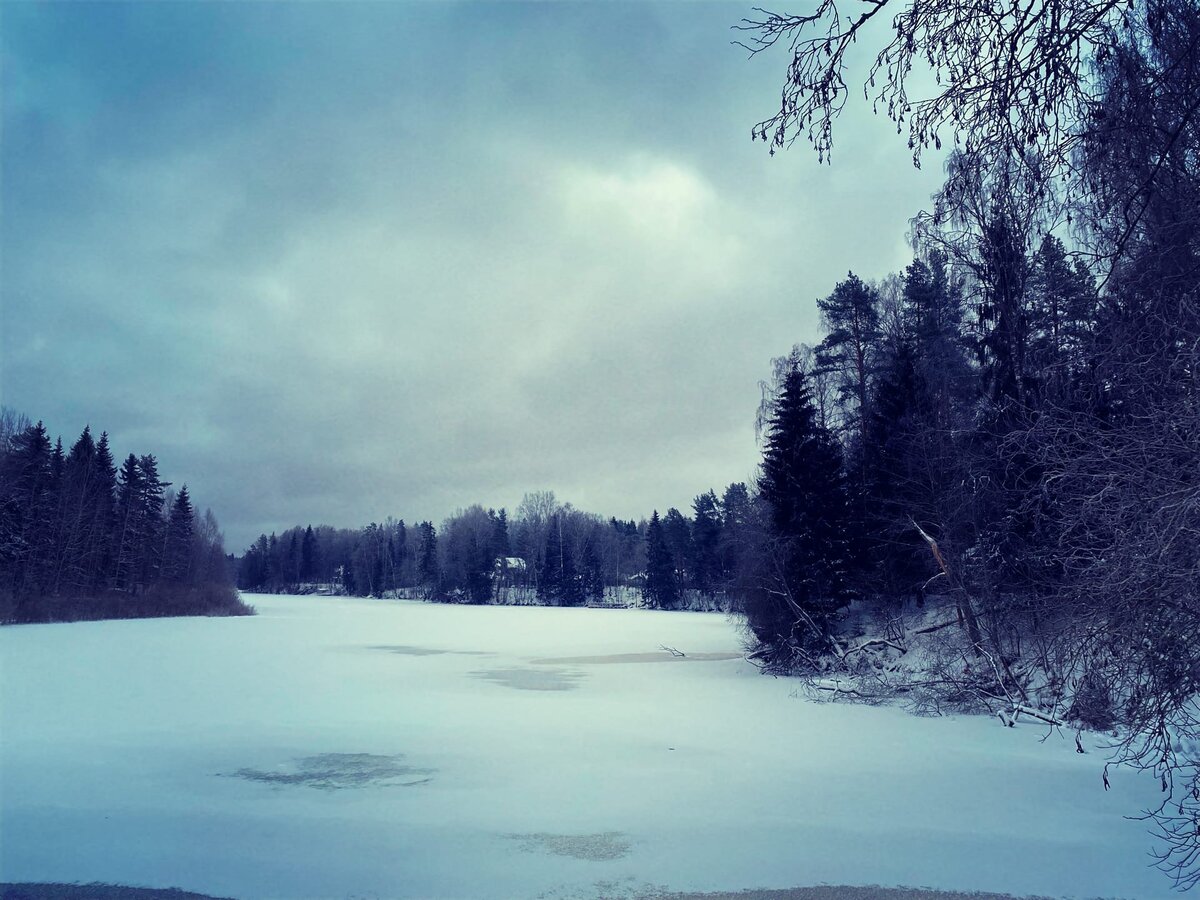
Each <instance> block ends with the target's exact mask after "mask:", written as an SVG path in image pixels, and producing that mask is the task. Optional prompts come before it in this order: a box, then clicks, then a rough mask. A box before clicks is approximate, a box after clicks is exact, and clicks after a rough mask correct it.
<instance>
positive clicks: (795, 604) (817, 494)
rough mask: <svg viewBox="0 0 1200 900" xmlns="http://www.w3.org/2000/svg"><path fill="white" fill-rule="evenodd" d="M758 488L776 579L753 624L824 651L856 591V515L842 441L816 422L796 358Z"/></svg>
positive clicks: (782, 643) (780, 395) (776, 642)
mask: <svg viewBox="0 0 1200 900" xmlns="http://www.w3.org/2000/svg"><path fill="white" fill-rule="evenodd" d="M758 490H759V495H760V496H761V497H762V499H763V500H764V501H765V503H766V505H767V508H768V510H769V525H770V541H769V549H768V553H769V556H770V568H771V569H772V570H773V572H774V573H775V584H774V587H773V589H769V590H765V591H762V592H761V593H760V594H759V595H758V596H757V597H756V598H754V601H753V602H752V603H751V608H750V610H748V618H749V624H750V626H751V628H752V629H753V630H754V632H755V634H756V635H757V636H758V638H759V640H760V641H761V642H762V643H763V644H764V645H767V646H768V647H771V648H775V649H777V650H782V649H784V648H786V647H792V648H798V649H800V650H803V651H805V652H812V651H815V652H818V653H819V652H823V651H825V650H827V649H829V647H830V645H831V642H832V639H833V631H834V627H835V623H836V617H837V614H838V612H839V611H840V610H841V609H842V608H843V607H844V606H845V605H846V604H847V603H848V602H849V599H850V595H849V588H848V584H847V579H848V576H849V570H850V548H849V537H850V535H849V531H850V517H849V509H848V504H847V499H846V488H845V484H844V475H843V471H842V459H841V451H840V448H839V447H838V444H837V442H836V441H835V440H834V438H833V436H832V435H831V434H830V433H829V432H828V431H827V430H826V429H824V428H822V427H821V426H820V425H819V424H818V421H817V413H816V409H815V408H814V405H813V400H812V395H811V393H810V392H809V388H808V380H807V376H806V374H805V373H804V371H803V370H802V369H801V367H800V364H799V360H798V359H796V358H793V360H792V362H791V365H790V367H789V368H788V369H787V371H786V373H785V374H784V376H783V381H782V384H780V385H779V388H778V391H777V394H776V396H775V398H774V402H773V403H772V410H771V415H770V419H769V421H768V425H767V434H766V440H765V447H764V451H763V464H762V473H761V475H760V477H759V481H758Z"/></svg>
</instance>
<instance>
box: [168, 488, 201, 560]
mask: <svg viewBox="0 0 1200 900" xmlns="http://www.w3.org/2000/svg"><path fill="white" fill-rule="evenodd" d="M194 519H195V516H194V513H193V510H192V501H191V498H190V497H189V496H188V489H187V485H186V484H185V485H184V486H183V487H181V488H180V489H179V493H178V494H176V495H175V502H174V503H173V504H171V514H170V518H169V519H168V521H167V540H166V545H165V549H164V552H163V578H165V579H166V580H168V581H175V582H180V581H187V580H188V577H189V576H190V575H191V567H192V533H193V531H194V527H195V521H194Z"/></svg>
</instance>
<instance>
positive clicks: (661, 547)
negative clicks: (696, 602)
mask: <svg viewBox="0 0 1200 900" xmlns="http://www.w3.org/2000/svg"><path fill="white" fill-rule="evenodd" d="M642 595H643V596H644V597H645V599H646V603H647V604H649V605H650V607H651V608H653V609H675V608H676V607H677V606H678V605H679V580H678V578H677V577H676V574H675V561H674V560H673V559H672V557H671V550H670V548H669V547H668V546H667V537H666V534H665V532H664V531H663V526H662V522H661V521H660V520H659V518H658V510H657V509H656V510H655V511H654V515H652V516H651V517H650V526H649V528H647V529H646V582H645V586H644V587H643V588H642Z"/></svg>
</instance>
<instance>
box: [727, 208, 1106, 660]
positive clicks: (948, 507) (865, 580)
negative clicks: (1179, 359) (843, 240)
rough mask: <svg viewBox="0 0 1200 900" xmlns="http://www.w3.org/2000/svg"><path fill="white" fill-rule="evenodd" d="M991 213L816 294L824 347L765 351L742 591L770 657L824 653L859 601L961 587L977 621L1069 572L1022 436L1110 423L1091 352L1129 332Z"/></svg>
mask: <svg viewBox="0 0 1200 900" xmlns="http://www.w3.org/2000/svg"><path fill="white" fill-rule="evenodd" d="M995 215H996V216H997V217H998V218H997V219H996V220H995V221H992V220H990V219H989V220H988V221H989V223H990V224H989V227H988V228H987V229H986V230H984V231H983V233H984V234H985V235H986V236H987V238H986V240H973V241H964V242H962V243H960V244H957V245H955V246H952V247H947V246H946V244H945V242H944V241H940V240H934V239H933V236H928V235H927V236H926V237H925V239H924V241H923V244H922V245H923V247H924V249H925V252H924V253H922V254H921V255H920V256H919V257H918V258H917V259H914V261H913V262H912V263H911V264H910V265H909V266H908V267H907V268H906V269H905V270H904V271H903V272H900V273H895V274H892V275H889V276H887V277H886V278H884V279H882V280H881V281H879V282H877V283H868V282H865V281H863V280H862V279H861V278H859V277H858V276H856V275H854V274H853V273H851V274H849V275H848V276H847V277H846V279H844V280H843V281H841V282H840V283H838V284H837V285H836V286H835V287H834V289H833V291H832V292H831V293H830V294H829V295H828V296H826V297H824V298H822V299H820V300H818V301H817V304H818V306H819V308H820V310H821V314H822V321H823V324H824V327H825V332H826V334H825V337H824V339H823V340H822V341H821V342H820V343H819V344H818V345H816V346H815V347H797V348H796V349H795V350H793V352H792V353H791V354H790V355H789V356H787V357H785V358H783V359H781V360H777V361H776V369H775V373H774V376H773V378H772V380H771V381H770V382H769V383H768V384H767V385H766V392H765V395H764V403H763V407H762V409H761V410H760V426H761V427H762V429H763V445H764V457H763V467H762V474H761V476H760V478H759V481H758V484H757V491H756V500H757V501H758V502H759V504H760V505H761V509H760V515H761V518H760V520H759V521H760V523H761V525H762V529H761V530H760V531H759V532H758V534H757V543H756V546H755V548H754V552H753V554H752V556H753V559H754V566H753V569H752V570H748V571H746V572H745V573H744V577H743V579H742V582H741V588H742V590H741V592H740V596H741V600H742V605H743V608H744V610H745V612H746V614H747V616H748V620H749V623H750V625H751V626H752V628H753V631H754V633H755V635H756V637H757V639H758V641H759V643H760V648H759V652H760V654H761V655H762V657H763V658H764V659H766V660H767V661H768V662H769V663H770V664H771V665H773V666H780V667H783V668H791V667H795V666H800V667H812V666H813V665H815V664H816V660H817V659H818V658H819V657H822V656H824V655H828V654H830V653H834V652H835V651H836V647H837V641H838V637H839V621H840V613H841V611H842V610H843V609H844V608H845V607H846V606H847V605H848V604H849V603H850V602H851V600H853V599H856V598H857V599H862V600H865V601H868V602H870V603H872V604H875V605H877V606H878V607H879V609H880V611H881V612H888V611H892V610H899V609H900V608H902V607H903V606H904V604H905V603H906V602H914V603H915V604H916V605H918V606H919V605H921V604H922V603H923V602H924V599H925V596H926V594H927V593H929V592H932V593H938V594H943V593H947V592H957V594H958V596H960V598H962V601H961V602H962V609H961V612H962V615H963V617H964V621H966V622H968V623H973V624H970V628H971V629H972V630H973V631H974V630H976V629H978V628H979V627H981V626H979V624H978V619H979V613H978V611H977V610H976V609H975V606H976V605H978V604H987V605H988V607H989V608H990V609H998V608H1000V607H1001V606H1005V607H1015V606H1019V605H1022V604H1028V603H1029V602H1030V598H1031V597H1033V596H1036V595H1040V594H1043V593H1044V592H1046V591H1047V590H1051V589H1053V588H1054V587H1055V580H1054V576H1055V575H1056V573H1057V574H1062V573H1064V572H1065V570H1064V569H1063V567H1062V566H1061V565H1057V564H1055V563H1052V562H1049V561H1047V560H1046V559H1045V558H1044V557H1043V556H1042V554H1044V553H1045V552H1046V551H1047V550H1048V549H1049V546H1048V544H1047V538H1048V537H1049V532H1048V530H1047V529H1048V528H1050V524H1051V522H1052V521H1053V520H1054V519H1055V517H1056V514H1057V512H1058V511H1057V510H1056V509H1055V508H1054V505H1053V503H1052V502H1051V495H1049V494H1048V493H1047V492H1046V490H1045V488H1046V485H1045V484H1044V483H1042V482H1040V481H1039V475H1040V473H1041V469H1040V467H1039V466H1038V465H1037V463H1036V462H1035V460H1034V458H1033V457H1032V455H1030V451H1031V450H1032V449H1033V448H1032V447H1030V446H1028V443H1027V441H1025V440H1024V439H1023V436H1027V435H1028V434H1029V432H1030V429H1032V428H1034V427H1035V426H1042V427H1044V424H1045V423H1046V422H1047V421H1048V417H1049V416H1051V415H1078V414H1083V415H1087V416H1096V415H1099V414H1103V415H1105V416H1107V417H1110V418H1111V414H1112V410H1113V404H1114V401H1115V389H1116V384H1115V383H1114V382H1113V381H1112V378H1111V372H1110V371H1109V369H1108V367H1107V366H1105V367H1103V368H1102V367H1101V365H1100V360H1099V358H1098V353H1099V352H1101V348H1102V347H1103V348H1107V347H1110V346H1111V344H1112V335H1113V331H1114V329H1117V328H1119V327H1121V325H1120V323H1118V322H1117V321H1115V320H1114V319H1113V317H1112V313H1111V309H1112V308H1111V307H1110V306H1108V305H1105V304H1102V303H1101V302H1100V297H1099V293H1098V289H1097V282H1096V279H1095V278H1094V277H1093V275H1092V274H1091V273H1090V272H1089V271H1088V269H1087V268H1086V266H1084V264H1083V263H1082V262H1081V261H1080V260H1079V259H1078V258H1075V259H1072V258H1071V256H1070V255H1069V254H1068V253H1067V251H1066V248H1065V247H1064V245H1063V243H1062V241H1061V240H1060V239H1059V238H1058V237H1056V236H1054V235H1053V234H1045V235H1042V236H1041V239H1040V242H1039V243H1038V244H1037V245H1036V247H1035V248H1034V249H1033V250H1032V251H1027V250H1026V249H1025V248H1026V247H1027V246H1028V241H1029V239H1030V235H1023V236H1022V239H1021V240H1017V239H1016V238H1015V234H1014V231H1015V229H1017V227H1018V223H1016V222H1014V221H1012V220H1010V218H1009V216H1008V214H1006V213H1005V212H1003V211H999V210H998V208H997V211H996V212H995ZM1028 224H1029V223H1026V225H1027V226H1028ZM951 251H953V253H952V252H951ZM1102 411H1103V412H1102ZM1034 497H1036V498H1037V502H1038V504H1039V505H1038V507H1037V508H1034V507H1033V506H1031V502H1033V498H1034ZM931 540H932V541H934V542H936V544H937V552H936V553H935V552H934V549H933V547H932V546H931V543H930V541H931ZM1064 549H1065V548H1064ZM951 558H953V561H954V565H953V568H951V567H950V566H949V564H948V562H947V561H948V560H950V559H951ZM964 579H965V580H964ZM968 583H969V584H968ZM968 597H969V598H970V601H969V602H968V600H967V598H968Z"/></svg>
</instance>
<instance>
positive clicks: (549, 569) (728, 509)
mask: <svg viewBox="0 0 1200 900" xmlns="http://www.w3.org/2000/svg"><path fill="white" fill-rule="evenodd" d="M750 502H751V501H750V494H749V491H748V489H747V487H746V485H745V484H740V483H738V484H731V485H729V486H728V487H727V488H726V489H725V490H724V492H723V494H722V495H721V496H720V497H718V496H717V495H716V493H715V492H713V491H708V492H706V493H704V494H701V495H699V496H698V497H696V499H695V501H694V503H693V504H692V508H691V510H690V515H685V514H684V513H681V512H680V511H679V510H678V509H675V508H671V509H668V510H667V512H666V515H665V516H663V517H662V518H661V519H660V518H659V515H658V513H657V511H656V512H654V513H653V515H652V516H651V517H650V519H649V520H642V521H640V522H635V521H622V520H619V519H615V518H608V519H605V518H603V517H602V516H599V515H596V514H593V513H588V512H583V511H581V510H578V509H576V508H574V507H573V506H572V505H571V504H569V503H561V502H559V500H558V499H557V498H556V497H555V495H554V493H553V492H552V491H539V492H536V493H530V494H526V495H525V498H524V499H523V500H522V502H521V504H520V506H519V507H518V508H517V510H516V514H515V515H514V516H513V517H512V518H510V517H509V515H508V511H507V510H505V509H501V510H499V511H497V510H494V509H484V508H483V507H482V506H478V505H475V506H471V507H469V508H467V509H465V510H463V511H460V512H458V513H456V514H455V515H453V516H451V517H450V518H448V519H447V520H446V521H445V522H443V523H442V524H441V526H440V528H439V527H437V526H435V525H434V524H433V523H432V522H428V521H424V522H420V523H418V524H416V525H414V526H412V527H409V526H408V525H406V524H405V522H404V521H403V520H400V521H395V520H391V519H389V520H388V521H386V522H384V523H383V524H375V523H372V524H371V525H368V526H367V527H366V528H361V529H335V528H331V527H329V526H325V525H322V526H318V527H316V528H313V527H312V526H297V527H294V528H290V529H288V530H287V531H285V532H283V534H282V535H275V534H271V535H269V536H268V535H261V536H260V537H259V538H258V540H257V541H256V542H255V543H254V545H253V546H251V547H250V548H249V549H248V550H247V551H246V553H245V555H244V556H243V557H242V558H241V560H240V563H239V567H238V585H239V587H241V588H243V589H244V590H251V591H271V592H278V591H283V592H295V591H306V590H318V589H321V590H330V591H335V592H339V593H346V594H356V595H359V596H374V597H383V596H395V595H401V596H408V597H419V598H422V599H430V600H443V601H452V602H463V603H542V604H547V605H555V606H580V605H583V604H586V603H592V604H596V603H605V602H607V603H621V604H628V603H632V602H639V603H643V604H645V605H647V606H650V607H653V608H657V609H677V608H699V609H713V608H727V606H728V603H729V597H730V590H731V587H732V584H733V580H734V577H735V575H736V573H737V571H738V553H739V547H740V546H742V544H743V543H744V541H743V538H742V531H743V529H744V526H745V523H746V521H747V517H748V516H749V514H750Z"/></svg>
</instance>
